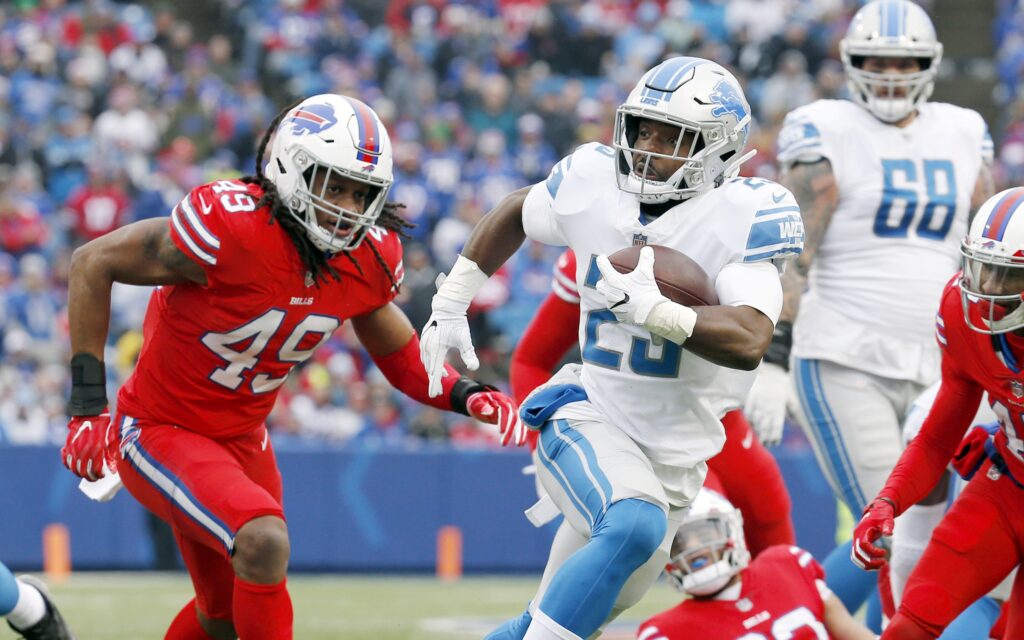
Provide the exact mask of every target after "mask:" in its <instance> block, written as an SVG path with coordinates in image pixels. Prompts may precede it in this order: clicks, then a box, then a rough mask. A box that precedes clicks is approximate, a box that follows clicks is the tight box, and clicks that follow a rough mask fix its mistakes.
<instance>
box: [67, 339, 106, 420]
mask: <svg viewBox="0 0 1024 640" xmlns="http://www.w3.org/2000/svg"><path fill="white" fill-rule="evenodd" d="M106 408H107V370H106V367H104V366H103V362H101V361H100V359H99V358H97V357H96V356H94V355H92V354H90V353H76V354H75V355H73V356H71V399H70V400H69V401H68V415H70V416H98V415H99V414H101V413H103V410H104V409H106Z"/></svg>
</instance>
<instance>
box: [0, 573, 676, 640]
mask: <svg viewBox="0 0 1024 640" xmlns="http://www.w3.org/2000/svg"><path fill="white" fill-rule="evenodd" d="M538 580H539V578H538V577H521V576H516V577H469V578H463V579H462V580H459V581H457V582H450V583H446V582H440V581H438V580H435V579H434V578H432V577H424V576H352V575H323V576H302V575H297V576H291V577H289V579H288V584H289V591H290V592H291V596H292V602H293V603H294V606H295V637H296V638H297V639H298V640H307V639H309V640H319V639H324V640H326V639H328V638H330V639H332V640H335V639H338V638H344V639H352V640H360V639H363V638H365V639H367V640H370V639H372V640H440V639H441V638H450V639H452V640H469V639H471V638H473V639H476V640H479V639H480V638H482V637H483V636H484V635H486V634H487V633H488V632H489V631H490V630H491V629H493V628H494V627H496V626H497V625H498V624H500V623H501V622H502V621H504V620H506V619H508V618H511V617H512V616H514V615H517V614H518V613H519V612H521V611H522V610H523V608H524V607H525V606H526V603H527V602H528V601H529V599H530V597H531V596H532V595H533V591H534V589H535V588H536V586H537V582H538ZM50 588H51V591H52V593H53V597H54V600H55V601H56V602H57V605H58V607H59V608H60V610H61V612H62V613H63V614H64V617H65V618H66V619H67V620H68V622H69V624H71V625H72V626H73V628H74V631H75V634H76V636H77V638H78V639H79V640H147V639H149V638H162V637H163V634H164V631H165V630H166V629H167V625H168V624H170V621H171V619H172V618H173V617H174V615H175V614H176V613H177V612H178V611H179V610H180V609H181V607H182V606H183V605H184V604H185V602H187V601H188V600H189V598H191V597H192V589H191V583H190V582H189V581H188V578H187V576H186V575H185V574H183V573H182V574H177V573H171V574H161V573H74V574H73V575H72V576H71V578H70V579H69V580H67V581H66V582H63V583H60V584H52V583H51V585H50ZM678 601H679V594H678V593H676V592H675V591H673V590H672V589H670V588H668V587H667V586H666V585H665V584H663V583H658V584H657V585H655V586H654V587H653V588H652V589H651V591H650V592H649V593H648V594H647V596H646V597H645V598H644V600H643V601H642V602H641V603H640V604H638V605H637V606H636V607H634V608H633V609H631V610H630V611H627V612H626V614H624V615H623V616H622V618H621V619H620V620H619V621H617V622H616V623H614V624H613V625H612V627H610V629H609V630H608V632H607V633H605V634H604V636H602V638H604V639H606V640H624V639H626V638H633V633H634V631H635V630H636V627H637V624H639V622H641V621H642V620H643V619H644V618H646V617H647V616H649V615H651V614H653V613H655V612H657V611H661V610H663V609H666V608H668V607H670V606H672V605H674V604H676V603H677V602H678ZM12 637H14V636H13V635H12V634H11V632H10V631H9V630H8V629H7V627H6V625H2V630H0V639H6V638H12Z"/></svg>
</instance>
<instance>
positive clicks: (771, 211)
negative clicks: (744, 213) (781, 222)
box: [754, 205, 800, 223]
mask: <svg viewBox="0 0 1024 640" xmlns="http://www.w3.org/2000/svg"><path fill="white" fill-rule="evenodd" d="M778 213H800V207H798V206H796V205H789V206H785V207H774V208H772V209H761V210H760V211H758V212H757V213H755V214H754V217H755V218H763V217H765V216H771V215H775V214H778ZM757 222H758V223H761V222H766V221H765V220H758V221H757Z"/></svg>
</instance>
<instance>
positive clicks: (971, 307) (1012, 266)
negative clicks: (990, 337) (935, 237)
mask: <svg viewBox="0 0 1024 640" xmlns="http://www.w3.org/2000/svg"><path fill="white" fill-rule="evenodd" d="M961 252H962V254H963V275H962V276H961V280H960V291H961V298H962V301H963V306H964V318H965V319H966V320H967V324H968V326H970V327H971V329H973V330H975V331H978V332H980V333H987V334H998V333H1007V332H1010V331H1015V330H1018V329H1021V328H1024V305H1022V304H1021V302H1022V301H1024V259H1022V258H1006V257H1002V256H992V255H990V254H986V253H984V252H979V251H977V250H974V249H972V248H970V247H968V246H966V245H965V246H964V247H963V248H962V250H961Z"/></svg>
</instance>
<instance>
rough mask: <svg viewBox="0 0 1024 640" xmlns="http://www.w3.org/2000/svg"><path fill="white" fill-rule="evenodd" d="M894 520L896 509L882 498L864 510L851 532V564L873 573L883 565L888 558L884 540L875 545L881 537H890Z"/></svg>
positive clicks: (886, 545) (876, 499)
mask: <svg viewBox="0 0 1024 640" xmlns="http://www.w3.org/2000/svg"><path fill="white" fill-rule="evenodd" d="M895 520H896V509H895V507H893V504H892V502H890V501H888V500H885V499H883V498H875V500H874V501H873V502H872V503H871V504H869V505H868V507H867V509H864V515H863V516H861V519H860V522H859V523H857V528H855V529H854V530H853V549H852V550H851V551H850V558H851V559H852V560H853V564H855V565H857V566H858V567H860V568H861V569H864V570H865V571H875V570H878V569H880V568H881V567H882V565H883V564H885V561H886V560H887V559H888V557H889V549H888V544H887V541H886V540H881V541H880V542H879V544H877V545H876V544H875V541H876V540H879V538H881V537H882V536H886V537H888V536H891V535H892V525H893V522H894V521H895Z"/></svg>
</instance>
